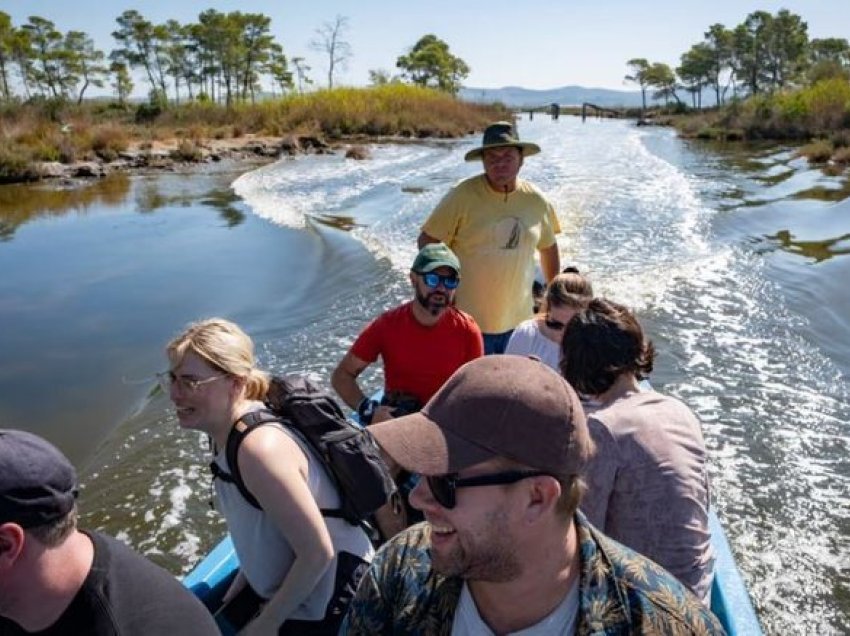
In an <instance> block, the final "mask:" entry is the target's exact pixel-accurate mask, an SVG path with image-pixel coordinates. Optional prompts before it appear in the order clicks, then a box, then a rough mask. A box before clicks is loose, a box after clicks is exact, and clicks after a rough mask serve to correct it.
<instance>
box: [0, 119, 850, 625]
mask: <svg viewBox="0 0 850 636" xmlns="http://www.w3.org/2000/svg"><path fill="white" fill-rule="evenodd" d="M520 127H521V133H522V136H523V137H524V138H527V139H529V140H532V141H535V142H537V143H539V144H540V145H541V146H542V148H543V153H542V154H541V155H538V156H536V157H532V158H529V159H528V160H527V162H526V165H525V166H524V168H523V176H525V177H526V178H528V179H530V180H531V181H533V182H534V183H536V184H537V185H538V186H540V187H541V188H542V189H543V190H544V191H545V192H546V193H547V194H548V195H549V196H550V198H551V199H552V200H553V202H554V203H555V206H556V208H557V210H558V214H559V216H560V219H561V224H562V226H563V228H564V233H563V234H562V235H561V237H560V239H559V241H560V246H561V251H562V255H563V257H562V259H563V260H564V261H565V262H572V263H577V264H578V265H579V266H580V267H581V269H582V270H583V271H586V272H588V273H589V274H590V276H591V277H592V279H593V283H594V287H595V289H596V291H597V292H598V293H599V294H602V295H606V296H610V297H611V298H613V299H615V300H618V301H621V302H624V303H627V304H629V305H630V306H632V307H634V308H636V309H637V310H638V312H639V314H640V316H641V319H642V321H643V323H644V325H645V327H646V328H647V330H648V332H649V334H650V335H651V337H652V338H653V339H654V340H655V342H656V345H657V347H658V349H659V351H660V356H659V359H658V361H657V364H656V371H655V373H654V374H653V378H652V381H653V384H654V385H655V387H656V388H658V389H659V390H661V391H664V392H667V393H670V394H673V395H676V396H678V397H680V398H682V399H683V400H685V401H686V402H687V403H688V404H689V405H690V406H691V407H692V408H693V409H694V410H695V411H696V412H697V413H698V414H699V416H700V418H701V419H702V421H703V428H704V434H705V437H706V442H707V444H708V447H709V450H710V457H711V465H710V470H711V477H712V483H713V497H714V504H715V506H716V507H717V509H718V512H719V514H720V517H721V519H722V520H723V523H724V525H725V527H726V530H727V533H728V535H729V538H730V540H731V542H732V545H733V548H734V550H735V554H736V557H737V559H738V563H739V565H740V567H741V570H742V572H743V575H744V578H745V580H746V582H747V584H748V586H749V588H750V591H751V594H752V596H753V600H754V604H755V605H756V608H757V610H758V613H759V616H760V618H761V620H762V623H763V625H764V628H765V631H766V632H767V633H771V634H787V633H807V634H830V633H848V627H847V626H848V625H850V508H848V502H850V455H848V450H850V449H848V446H850V443H848V440H850V395H848V383H847V378H848V377H850V291H848V289H850V285H848V284H847V281H848V280H850V259H848V257H847V254H848V253H850V199H845V197H846V196H847V194H848V184H847V180H846V178H842V177H827V176H824V175H823V174H822V173H821V172H820V171H819V170H817V169H811V168H809V167H808V166H807V165H806V164H805V162H804V161H802V160H800V159H796V158H795V157H794V153H793V151H792V149H786V148H776V147H772V148H766V149H759V148H747V149H742V148H740V147H730V148H724V147H706V146H703V145H696V144H689V143H687V142H683V141H681V140H679V139H677V138H676V137H675V135H674V134H673V133H672V132H671V131H669V130H663V129H645V128H644V129H641V128H636V127H634V126H633V125H632V124H631V123H627V122H612V121H604V122H600V121H588V122H587V123H586V124H584V125H582V124H581V122H580V120H578V119H572V118H562V119H561V120H560V121H558V122H551V121H549V120H548V119H547V118H540V117H538V118H537V120H535V121H533V122H527V121H524V122H520ZM476 141H477V140H476V139H473V138H470V139H467V140H463V141H461V142H447V143H430V144H421V145H376V146H372V147H370V152H371V158H370V159H368V160H366V161H353V160H346V159H344V158H343V157H342V155H341V154H340V155H335V156H309V157H300V158H298V159H295V160H291V159H288V160H284V161H281V162H278V163H275V164H271V165H267V166H263V167H260V168H258V169H256V170H253V171H250V172H248V173H246V174H242V175H241V176H238V178H235V177H236V176H237V175H238V173H236V172H232V171H228V170H227V169H220V170H217V171H215V172H213V173H211V174H203V175H192V176H186V175H174V176H163V177H138V178H132V179H127V178H118V179H117V180H112V181H109V182H105V183H101V184H99V185H97V186H91V187H89V188H84V189H82V190H73V191H68V192H65V193H64V194H63V193H56V192H52V191H50V190H44V189H38V188H32V187H23V188H22V187H17V188H7V189H0V238H4V239H5V240H4V241H3V242H0V271H3V272H7V274H6V275H5V276H4V277H3V278H2V279H0V356H2V357H0V418H2V419H0V422H2V424H3V425H9V426H13V425H17V426H22V427H24V428H29V429H30V430H36V431H38V432H41V433H43V434H45V435H47V436H48V437H50V438H51V439H53V440H54V441H56V442H57V443H59V444H60V445H61V446H62V447H63V448H64V449H65V450H66V452H68V453H69V455H71V456H72V458H74V459H75V461H76V462H77V463H78V465H80V466H82V470H81V472H82V477H83V481H84V483H85V488H84V494H83V498H82V502H81V503H82V508H83V510H84V515H83V520H84V522H85V523H86V524H88V525H91V526H97V527H101V528H104V529H105V530H107V531H109V532H111V533H113V534H116V535H118V536H121V537H122V538H124V539H126V540H127V541H129V542H131V543H132V544H133V545H135V546H136V547H137V548H139V549H141V550H142V551H144V552H145V553H147V554H149V555H151V556H152V557H153V558H154V559H156V560H157V561H158V562H160V563H162V564H164V565H166V566H167V567H169V568H170V569H171V570H172V571H174V572H176V573H180V572H185V571H187V570H188V569H189V568H191V567H192V565H193V564H195V563H196V562H197V561H198V560H199V559H200V558H202V556H203V554H204V553H205V551H206V550H208V549H209V548H210V547H211V546H212V545H213V544H214V543H215V542H216V541H217V540H218V538H219V537H220V534H221V532H222V523H221V521H220V519H219V517H218V515H217V514H216V513H214V512H213V511H212V510H210V508H209V506H208V500H209V475H208V471H207V462H208V461H209V457H208V452H207V449H206V443H205V440H203V439H201V438H200V437H198V436H197V434H194V433H187V432H184V431H180V430H179V429H178V427H177V426H176V423H175V420H174V417H173V414H171V413H170V412H169V411H168V410H167V405H166V402H165V400H164V399H163V397H162V396H161V395H160V394H159V393H158V392H157V391H155V390H153V386H154V385H153V382H152V381H151V376H152V374H153V373H154V372H155V371H158V370H160V369H162V368H163V366H164V364H165V362H164V358H163V356H162V353H161V351H162V346H163V345H164V344H165V342H166V341H167V339H168V338H169V337H170V336H172V335H174V334H175V333H176V332H177V331H179V329H180V328H181V327H182V326H183V325H184V324H185V323H186V322H187V321H189V320H192V319H195V318H200V317H205V316H210V315H224V316H228V317H231V318H233V319H235V320H237V321H238V322H240V323H241V324H242V325H243V326H245V328H246V329H247V330H248V331H249V332H250V333H251V334H252V335H253V336H254V338H255V341H256V342H257V346H258V352H259V357H260V360H261V362H262V364H263V365H264V366H266V367H267V368H269V369H271V370H273V371H277V372H280V371H296V370H298V371H304V372H308V373H310V374H311V375H312V376H313V377H314V378H315V379H317V380H319V381H320V382H323V383H327V381H328V377H329V374H330V371H331V369H332V368H333V366H334V365H335V364H336V362H337V361H338V360H339V358H340V357H341V356H342V354H343V353H344V352H345V350H346V349H347V347H348V346H349V345H350V344H351V342H352V341H353V338H354V337H355V336H356V334H357V333H358V332H359V330H360V329H361V328H362V326H363V325H364V324H365V323H366V322H367V321H368V320H369V319H370V318H372V317H373V316H375V315H376V314H377V313H379V312H380V311H382V310H383V309H385V308H387V307H389V306H392V305H394V304H396V303H398V302H400V301H401V300H403V299H405V298H406V297H407V296H408V293H409V291H408V283H407V281H406V271H407V269H408V268H409V265H410V262H411V261H412V258H413V255H414V254H415V239H416V236H417V235H418V232H419V227H420V225H421V223H422V221H423V220H424V218H425V217H426V216H427V214H428V212H429V211H430V210H431V209H432V208H433V206H434V205H435V204H436V203H437V201H438V200H439V198H440V197H441V196H442V195H443V194H444V193H445V191H446V189H447V188H448V187H450V186H451V185H452V184H453V183H454V182H456V181H457V180H459V179H461V178H463V177H466V176H469V175H472V174H475V173H476V172H477V171H478V168H479V166H477V165H475V164H463V163H462V162H461V157H462V154H463V152H464V151H465V150H467V149H469V148H470V147H472V145H474V144H475V143H476ZM234 178H235V181H234ZM231 184H232V185H231ZM22 202H24V203H22ZM22 206H23V207H22ZM366 381H367V383H368V384H369V385H370V386H372V387H377V386H378V384H379V383H380V375H379V374H377V373H369V374H368V375H367V377H366Z"/></svg>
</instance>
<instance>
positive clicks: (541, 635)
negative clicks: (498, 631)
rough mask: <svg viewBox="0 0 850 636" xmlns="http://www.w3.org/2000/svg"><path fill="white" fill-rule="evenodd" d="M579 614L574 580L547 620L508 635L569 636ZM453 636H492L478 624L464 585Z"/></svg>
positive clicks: (479, 616) (485, 625)
mask: <svg viewBox="0 0 850 636" xmlns="http://www.w3.org/2000/svg"><path fill="white" fill-rule="evenodd" d="M578 611H579V596H578V579H576V581H575V583H573V585H572V587H571V588H570V590H569V592H567V595H566V596H565V597H564V600H563V601H561V603H560V605H558V607H556V608H555V609H554V610H553V611H552V613H551V614H549V616H547V617H546V618H544V619H543V620H542V621H540V622H539V623H535V624H534V625H532V626H530V627H526V628H525V629H521V630H519V631H518V632H510V633H509V635H508V636H555V635H556V634H557V635H558V636H560V635H561V634H564V635H565V636H572V634H575V633H576V629H577V628H578ZM452 636H495V634H494V633H493V630H491V629H490V627H489V626H488V625H487V623H485V622H484V621H483V620H481V615H480V614H479V613H478V608H477V607H476V606H475V600H474V599H473V598H472V593H471V592H470V591H469V586H468V585H467V584H466V583H464V584H463V590H461V593H460V600H459V601H458V604H457V611H456V612H455V618H454V623H452Z"/></svg>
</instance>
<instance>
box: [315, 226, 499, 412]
mask: <svg viewBox="0 0 850 636" xmlns="http://www.w3.org/2000/svg"><path fill="white" fill-rule="evenodd" d="M410 283H411V285H412V286H413V293H414V299H413V300H411V301H408V302H406V303H404V304H403V305H400V306H398V307H396V308H394V309H390V310H389V311H386V312H384V313H383V314H381V315H380V316H378V317H377V318H376V319H375V320H373V321H372V322H371V323H369V325H368V326H367V327H366V329H364V330H363V332H362V333H361V334H360V335H359V336H358V337H357V340H356V341H355V342H354V344H353V345H352V346H351V349H349V350H348V353H346V354H345V357H344V358H343V359H342V360H341V361H340V363H339V364H338V365H337V367H336V369H334V372H333V374H332V376H331V384H332V385H333V387H334V389H336V392H337V393H338V394H339V396H340V397H341V398H342V399H343V401H345V403H346V404H348V405H349V406H350V407H351V408H353V409H357V413H358V414H359V416H360V420H361V422H362V423H364V424H369V423H372V422H380V421H382V420H386V419H389V418H391V417H394V416H395V415H404V414H407V413H410V412H413V411H417V410H419V408H421V407H422V405H424V404H425V402H427V401H428V400H429V399H430V398H431V396H432V395H434V393H436V392H437V389H439V388H440V387H441V386H442V385H443V383H444V382H445V381H446V380H447V379H448V378H449V377H450V376H451V375H452V374H453V373H454V372H455V371H456V370H457V369H458V368H459V367H461V366H462V365H463V364H465V363H466V362H469V361H470V360H473V359H475V358H478V357H480V356H481V355H483V344H482V337H481V330H480V329H479V328H478V325H477V324H476V323H475V320H474V319H473V318H472V316H470V315H469V314H466V313H464V312H462V311H460V310H459V309H457V308H456V307H455V306H454V297H455V291H456V290H457V286H458V285H459V284H460V262H459V261H458V258H457V256H455V254H454V252H452V251H451V250H450V249H449V248H448V247H447V246H446V245H445V244H444V243H431V244H429V245H426V246H424V247H423V248H422V249H421V250H420V252H419V254H417V255H416V259H415V260H414V261H413V266H412V267H411V271H410ZM378 357H380V358H381V360H382V362H383V365H384V399H383V400H382V402H381V404H378V403H377V402H375V401H374V400H372V399H371V398H370V397H368V396H366V395H365V394H364V393H363V391H362V390H361V388H360V386H359V385H358V384H357V376H359V375H360V374H361V373H362V372H363V371H364V370H365V369H366V368H367V367H368V366H369V365H370V364H372V363H374V362H375V361H376V360H377V359H378Z"/></svg>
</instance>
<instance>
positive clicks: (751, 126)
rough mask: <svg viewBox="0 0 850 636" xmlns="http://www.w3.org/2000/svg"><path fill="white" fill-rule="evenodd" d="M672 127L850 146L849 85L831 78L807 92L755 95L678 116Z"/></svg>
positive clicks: (697, 133)
mask: <svg viewBox="0 0 850 636" xmlns="http://www.w3.org/2000/svg"><path fill="white" fill-rule="evenodd" d="M674 125H675V126H676V128H677V129H678V130H680V132H681V133H682V135H683V136H686V137H703V138H711V139H729V138H730V135H731V136H732V138H735V137H740V138H742V139H748V140H758V139H767V140H782V141H808V140H811V139H818V138H824V139H827V138H830V139H831V140H832V145H833V146H834V147H836V148H838V147H844V146H847V145H850V81H848V80H846V79H842V78H832V79H828V80H823V81H820V82H817V83H815V84H813V85H811V86H807V87H805V88H800V89H794V90H785V91H777V92H776V93H773V94H769V95H767V94H765V95H755V96H753V97H750V98H749V99H746V100H744V101H741V102H734V103H731V104H729V105H728V106H725V107H723V108H721V109H719V110H716V111H711V112H704V113H699V114H695V115H685V116H682V117H678V118H676V119H675V121H674ZM815 154H817V153H815ZM807 156H809V155H807Z"/></svg>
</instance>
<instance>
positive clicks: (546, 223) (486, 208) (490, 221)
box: [419, 121, 561, 354]
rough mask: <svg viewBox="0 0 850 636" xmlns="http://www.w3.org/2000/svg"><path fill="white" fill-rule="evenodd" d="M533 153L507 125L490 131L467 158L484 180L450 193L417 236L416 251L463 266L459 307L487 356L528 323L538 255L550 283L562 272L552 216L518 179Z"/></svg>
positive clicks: (557, 229) (472, 180)
mask: <svg viewBox="0 0 850 636" xmlns="http://www.w3.org/2000/svg"><path fill="white" fill-rule="evenodd" d="M538 152H540V147H539V146H538V145H537V144H533V143H529V142H524V141H520V140H519V138H518V137H517V136H516V134H515V132H514V128H513V125H512V124H510V123H508V122H504V121H500V122H496V123H494V124H490V125H489V126H488V127H487V129H486V130H485V131H484V141H483V144H482V146H481V147H480V148H475V149H474V150H470V151H469V152H467V153H466V156H465V157H464V159H465V160H466V161H474V160H476V159H478V158H480V159H481V160H482V163H483V164H484V173H483V174H480V175H477V176H475V177H471V178H469V179H466V180H464V181H461V182H460V183H458V184H457V185H456V186H454V187H453V188H452V189H451V190H450V191H449V193H448V194H447V195H446V196H445V197H444V198H443V200H442V201H440V203H439V204H438V205H437V207H436V208H435V209H434V211H433V212H432V213H431V216H429V217H428V219H427V220H426V221H425V224H424V225H423V226H422V233H421V234H420V235H419V247H420V248H421V247H422V246H424V245H427V244H428V243H436V242H439V241H442V242H443V243H446V244H447V245H448V246H449V247H450V248H451V249H452V250H453V251H454V253H455V254H457V256H458V258H459V259H460V263H461V266H462V267H463V275H464V278H463V285H461V287H460V288H459V289H458V293H457V306H458V308H460V309H462V310H463V311H465V312H467V313H469V314H471V315H472V317H473V318H475V321H476V322H477V323H478V326H479V327H480V328H481V331H482V332H483V334H484V352H485V353H487V354H490V353H503V352H504V350H505V347H506V346H507V343H508V339H509V338H510V336H511V332H512V331H513V329H514V327H516V326H517V325H518V324H519V323H520V322H522V321H523V320H526V319H528V318H530V317H531V315H532V307H533V299H532V295H531V287H532V283H533V281H534V252H535V250H536V251H537V252H538V253H539V254H540V267H541V269H542V270H543V275H544V276H545V277H546V281H547V282H548V281H550V280H551V279H552V278H553V277H554V276H555V275H556V274H557V273H558V271H559V270H560V268H561V263H560V255H559V253H558V243H557V240H556V239H555V235H556V234H558V233H559V232H560V231H561V227H560V225H559V223H558V218H557V216H556V215H555V209H554V208H553V207H552V204H551V203H549V202H548V201H547V200H546V198H545V197H544V196H543V194H542V193H541V192H540V190H538V189H537V188H536V187H535V186H533V185H532V184H531V183H529V182H528V181H525V180H524V179H520V178H518V176H517V175H518V174H519V170H520V168H521V167H522V162H523V159H524V158H525V157H528V156H530V155H534V154H537V153H538Z"/></svg>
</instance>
